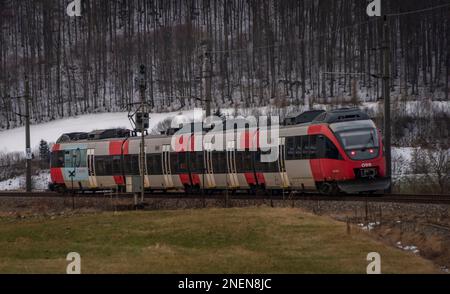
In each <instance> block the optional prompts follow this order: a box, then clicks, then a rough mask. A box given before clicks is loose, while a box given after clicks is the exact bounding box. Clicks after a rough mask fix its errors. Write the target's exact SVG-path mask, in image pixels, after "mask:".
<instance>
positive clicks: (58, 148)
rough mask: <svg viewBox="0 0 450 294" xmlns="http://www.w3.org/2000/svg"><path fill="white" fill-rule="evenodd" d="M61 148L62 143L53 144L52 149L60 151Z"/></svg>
mask: <svg viewBox="0 0 450 294" xmlns="http://www.w3.org/2000/svg"><path fill="white" fill-rule="evenodd" d="M59 150H61V145H60V144H53V147H52V151H59Z"/></svg>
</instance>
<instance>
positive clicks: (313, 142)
mask: <svg viewBox="0 0 450 294" xmlns="http://www.w3.org/2000/svg"><path fill="white" fill-rule="evenodd" d="M308 151H309V152H308V153H309V158H310V159H316V158H318V150H317V135H312V136H309V144H308Z"/></svg>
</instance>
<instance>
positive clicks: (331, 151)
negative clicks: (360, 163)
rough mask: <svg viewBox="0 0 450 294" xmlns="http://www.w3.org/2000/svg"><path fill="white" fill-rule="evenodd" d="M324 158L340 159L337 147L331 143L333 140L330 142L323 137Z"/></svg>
mask: <svg viewBox="0 0 450 294" xmlns="http://www.w3.org/2000/svg"><path fill="white" fill-rule="evenodd" d="M325 158H330V159H338V160H340V159H342V158H341V156H340V154H339V151H338V149H337V148H336V146H335V145H334V144H333V142H331V140H330V139H328V138H325Z"/></svg>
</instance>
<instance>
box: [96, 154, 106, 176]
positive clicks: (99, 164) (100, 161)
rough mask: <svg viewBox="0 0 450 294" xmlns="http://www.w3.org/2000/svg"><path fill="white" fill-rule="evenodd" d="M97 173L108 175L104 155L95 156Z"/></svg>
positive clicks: (98, 174)
mask: <svg viewBox="0 0 450 294" xmlns="http://www.w3.org/2000/svg"><path fill="white" fill-rule="evenodd" d="M95 173H96V175H97V176H104V175H106V171H105V160H104V156H96V157H95Z"/></svg>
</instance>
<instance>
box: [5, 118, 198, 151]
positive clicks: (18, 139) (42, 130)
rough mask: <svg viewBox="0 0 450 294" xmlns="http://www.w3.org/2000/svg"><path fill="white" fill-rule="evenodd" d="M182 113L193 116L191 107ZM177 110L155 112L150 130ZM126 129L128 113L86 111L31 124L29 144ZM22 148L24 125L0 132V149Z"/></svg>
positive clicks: (33, 144)
mask: <svg viewBox="0 0 450 294" xmlns="http://www.w3.org/2000/svg"><path fill="white" fill-rule="evenodd" d="M182 113H183V115H186V116H187V117H192V116H193V115H194V110H189V111H183V112H182ZM178 114H179V112H168V113H154V114H151V115H150V128H149V129H150V130H151V129H152V128H153V127H155V126H156V125H157V124H158V123H159V122H160V121H163V120H164V119H165V118H168V117H175V116H177V115H178ZM119 127H123V128H129V129H131V128H132V127H131V123H130V121H129V120H128V116H127V112H114V113H99V114H86V115H80V116H77V117H71V118H66V119H60V120H55V121H51V122H46V123H42V124H38V125H31V129H30V133H31V147H32V148H34V147H36V146H37V145H38V144H39V141H40V140H41V139H44V140H45V141H47V142H56V140H57V139H58V138H59V136H61V134H63V133H70V132H90V131H92V130H95V129H107V128H119ZM14 151H18V152H22V151H25V128H24V127H20V128H15V129H10V130H6V131H1V132H0V152H5V153H6V152H14Z"/></svg>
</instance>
